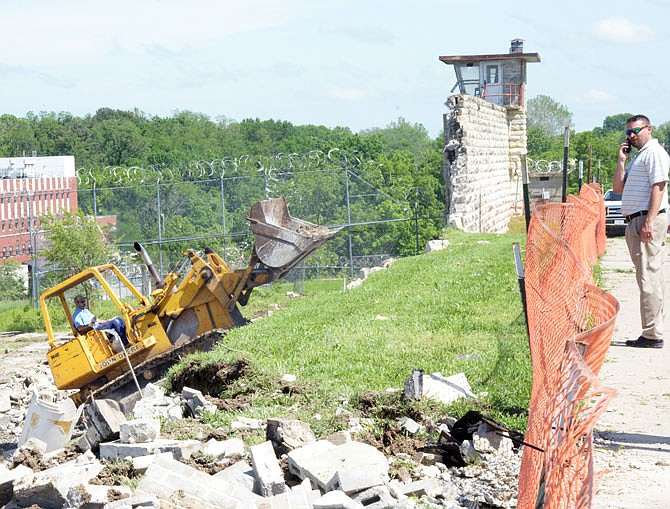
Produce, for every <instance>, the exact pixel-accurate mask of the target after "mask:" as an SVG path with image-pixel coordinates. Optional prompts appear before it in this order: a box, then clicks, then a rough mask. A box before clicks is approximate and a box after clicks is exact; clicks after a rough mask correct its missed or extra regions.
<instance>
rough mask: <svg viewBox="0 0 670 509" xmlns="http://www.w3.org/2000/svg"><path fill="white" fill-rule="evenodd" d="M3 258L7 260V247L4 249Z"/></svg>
mask: <svg viewBox="0 0 670 509" xmlns="http://www.w3.org/2000/svg"><path fill="white" fill-rule="evenodd" d="M2 257H3V258H7V248H6V247H3V248H2Z"/></svg>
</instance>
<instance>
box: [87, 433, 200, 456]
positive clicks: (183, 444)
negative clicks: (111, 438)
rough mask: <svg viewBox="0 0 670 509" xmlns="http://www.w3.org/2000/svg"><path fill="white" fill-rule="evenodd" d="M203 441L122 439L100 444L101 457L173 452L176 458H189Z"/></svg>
mask: <svg viewBox="0 0 670 509" xmlns="http://www.w3.org/2000/svg"><path fill="white" fill-rule="evenodd" d="M201 448H202V442H200V441H199V440H167V439H162V438H159V439H158V440H154V441H153V442H146V443H141V444H122V443H121V442H120V441H115V442H106V443H104V444H100V459H105V460H112V461H114V460H120V459H124V458H136V457H138V456H147V455H149V454H153V453H156V452H171V453H172V455H173V457H174V458H175V459H178V460H179V459H182V458H184V459H188V458H190V457H191V456H192V455H193V454H194V453H196V452H198V451H200V449H201Z"/></svg>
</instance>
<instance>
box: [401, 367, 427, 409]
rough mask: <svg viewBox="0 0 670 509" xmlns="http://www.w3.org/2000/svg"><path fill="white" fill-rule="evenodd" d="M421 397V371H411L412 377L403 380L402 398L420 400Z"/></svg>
mask: <svg viewBox="0 0 670 509" xmlns="http://www.w3.org/2000/svg"><path fill="white" fill-rule="evenodd" d="M422 396H423V369H415V370H412V376H411V377H410V378H406V379H405V387H404V390H403V398H404V399H406V400H408V399H414V400H417V401H418V400H420V399H421V397H422Z"/></svg>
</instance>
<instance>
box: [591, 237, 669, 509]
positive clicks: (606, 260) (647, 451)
mask: <svg viewBox="0 0 670 509" xmlns="http://www.w3.org/2000/svg"><path fill="white" fill-rule="evenodd" d="M665 263H666V265H665V267H666V295H668V296H670V248H669V249H668V258H667V260H666V262H665ZM601 266H602V268H603V283H602V285H601V286H602V287H603V288H604V289H605V290H607V291H608V292H610V293H612V294H613V295H614V296H615V297H616V298H617V300H618V301H619V304H620V305H621V309H620V311H619V315H618V316H617V320H616V326H615V329H614V341H613V344H612V346H611V347H610V349H609V352H608V354H607V358H606V360H605V364H604V365H603V367H602V370H601V372H600V376H599V379H600V381H601V383H603V384H604V385H607V386H610V387H614V388H615V389H616V390H617V393H618V396H617V397H616V398H615V399H614V400H612V401H611V402H610V404H609V406H608V410H607V412H605V414H603V415H602V416H601V418H600V420H599V421H598V423H597V425H596V432H595V434H594V435H595V443H596V454H595V461H596V471H603V470H609V471H610V472H609V473H606V474H605V475H604V476H603V477H602V479H601V481H600V483H599V488H598V491H597V494H596V497H595V502H594V504H593V508H594V509H637V508H640V509H642V508H644V509H656V508H658V509H661V508H668V507H670V344H667V345H665V348H663V349H637V348H630V347H626V346H625V345H624V346H622V345H623V342H624V341H625V340H626V339H635V338H637V337H638V336H639V335H640V315H639V304H638V302H639V300H638V299H639V298H638V295H639V294H638V290H637V285H636V283H635V273H634V270H633V265H632V263H631V261H630V258H629V256H628V250H627V248H626V242H625V240H624V239H623V237H618V238H611V239H608V241H607V251H606V253H605V255H604V257H603V258H602V260H601ZM665 330H666V333H667V334H668V336H667V337H666V342H668V340H670V306H669V307H668V309H666V320H665Z"/></svg>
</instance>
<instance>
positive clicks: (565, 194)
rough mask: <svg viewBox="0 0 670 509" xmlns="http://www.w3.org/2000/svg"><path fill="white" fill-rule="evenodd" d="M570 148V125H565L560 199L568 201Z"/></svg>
mask: <svg viewBox="0 0 670 509" xmlns="http://www.w3.org/2000/svg"><path fill="white" fill-rule="evenodd" d="M569 148H570V126H569V125H566V126H565V140H564V142H563V196H562V197H561V201H562V202H563V203H565V202H566V201H568V149H569Z"/></svg>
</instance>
